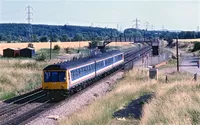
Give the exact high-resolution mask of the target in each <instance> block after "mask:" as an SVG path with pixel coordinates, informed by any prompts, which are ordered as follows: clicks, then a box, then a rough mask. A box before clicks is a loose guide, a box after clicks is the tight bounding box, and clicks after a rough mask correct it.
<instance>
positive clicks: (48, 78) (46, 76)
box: [44, 72, 51, 82]
mask: <svg viewBox="0 0 200 125" xmlns="http://www.w3.org/2000/svg"><path fill="white" fill-rule="evenodd" d="M50 81H51V73H50V72H44V82H50Z"/></svg>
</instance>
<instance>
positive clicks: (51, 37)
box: [50, 32, 53, 60]
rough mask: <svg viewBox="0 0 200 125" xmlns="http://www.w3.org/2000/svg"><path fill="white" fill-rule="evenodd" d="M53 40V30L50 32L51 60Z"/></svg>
mask: <svg viewBox="0 0 200 125" xmlns="http://www.w3.org/2000/svg"><path fill="white" fill-rule="evenodd" d="M52 41H53V36H52V32H51V34H50V60H51V49H52Z"/></svg>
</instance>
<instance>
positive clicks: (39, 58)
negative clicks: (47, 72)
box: [35, 53, 46, 61]
mask: <svg viewBox="0 0 200 125" xmlns="http://www.w3.org/2000/svg"><path fill="white" fill-rule="evenodd" d="M35 59H36V61H45V60H46V55H45V54H44V53H40V54H38V55H36V57H35Z"/></svg>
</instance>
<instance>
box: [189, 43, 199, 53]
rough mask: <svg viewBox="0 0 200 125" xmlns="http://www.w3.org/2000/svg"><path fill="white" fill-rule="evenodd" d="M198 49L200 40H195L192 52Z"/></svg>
mask: <svg viewBox="0 0 200 125" xmlns="http://www.w3.org/2000/svg"><path fill="white" fill-rule="evenodd" d="M197 50H200V42H195V43H194V47H193V49H192V50H191V52H195V51H197Z"/></svg>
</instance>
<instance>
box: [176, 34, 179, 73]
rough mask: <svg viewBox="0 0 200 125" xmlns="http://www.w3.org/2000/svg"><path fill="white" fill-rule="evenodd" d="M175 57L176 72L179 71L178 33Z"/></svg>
mask: <svg viewBox="0 0 200 125" xmlns="http://www.w3.org/2000/svg"><path fill="white" fill-rule="evenodd" d="M176 58H177V72H179V56H178V35H177V36H176Z"/></svg>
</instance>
